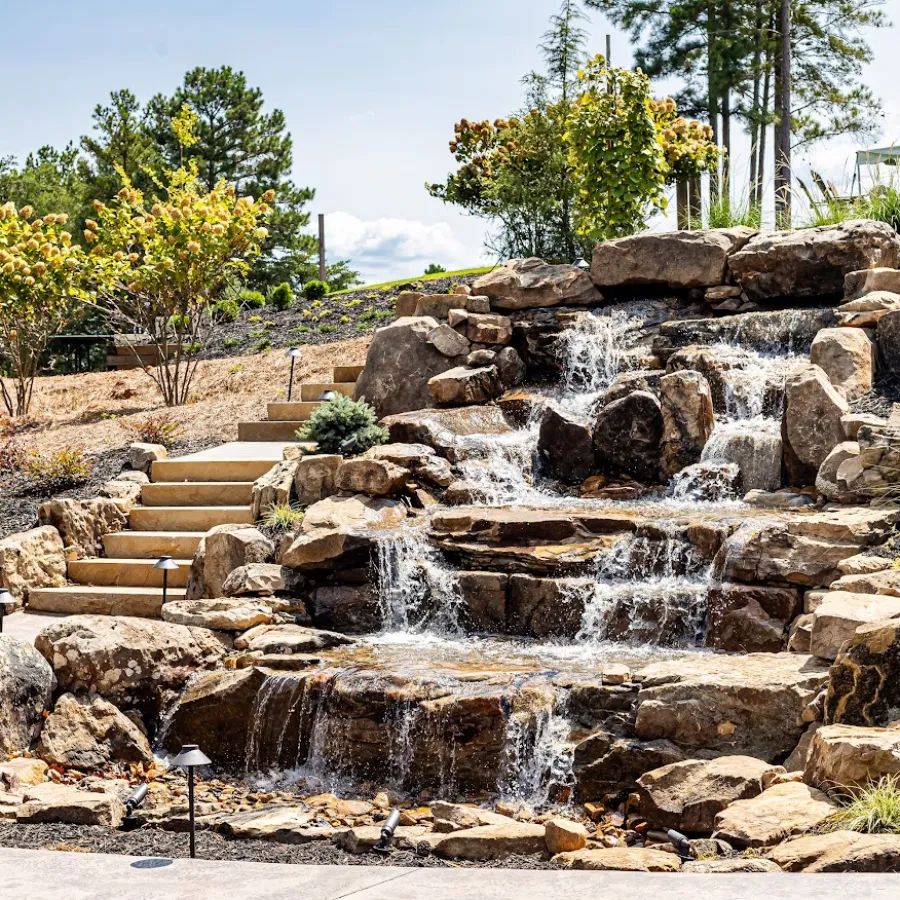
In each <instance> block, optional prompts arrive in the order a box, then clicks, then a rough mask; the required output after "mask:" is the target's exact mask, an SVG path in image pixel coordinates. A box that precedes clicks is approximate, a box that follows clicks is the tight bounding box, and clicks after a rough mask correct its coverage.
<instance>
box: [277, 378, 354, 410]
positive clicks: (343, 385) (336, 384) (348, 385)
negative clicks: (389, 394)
mask: <svg viewBox="0 0 900 900" xmlns="http://www.w3.org/2000/svg"><path fill="white" fill-rule="evenodd" d="M355 387H356V385H355V384H354V383H353V382H352V381H345V382H340V381H333V382H331V384H327V383H325V382H322V383H321V384H320V383H317V382H315V381H307V382H306V383H305V384H301V385H300V399H301V400H303V401H305V402H310V403H311V402H314V401H316V400H318V399H319V397H321V396H322V394H324V393H325V391H334V392H335V393H336V394H344V395H345V396H347V397H352V396H353V389H354V388H355ZM269 418H271V416H270V417H269Z"/></svg>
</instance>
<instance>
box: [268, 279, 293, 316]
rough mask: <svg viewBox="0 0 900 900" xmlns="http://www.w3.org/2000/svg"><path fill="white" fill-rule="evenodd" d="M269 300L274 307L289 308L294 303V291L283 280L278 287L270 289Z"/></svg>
mask: <svg viewBox="0 0 900 900" xmlns="http://www.w3.org/2000/svg"><path fill="white" fill-rule="evenodd" d="M269 302H270V303H271V304H272V306H274V307H275V309H281V310H285V309H290V308H291V307H292V306H293V305H294V291H293V289H292V288H291V286H290V285H289V284H288V283H287V282H286V281H283V282H282V283H281V284H279V285H278V287H276V288H273V289H272V293H271V294H270V295H269Z"/></svg>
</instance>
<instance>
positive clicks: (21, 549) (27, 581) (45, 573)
mask: <svg viewBox="0 0 900 900" xmlns="http://www.w3.org/2000/svg"><path fill="white" fill-rule="evenodd" d="M64 551H65V548H64V546H63V542H62V538H61V537H60V536H59V532H58V531H57V530H56V529H55V528H54V527H52V526H51V525H42V526H41V527H40V528H32V529H30V530H29V531H21V532H18V533H17V534H11V535H9V536H8V537H5V538H3V539H2V540H0V587H4V588H6V589H7V590H8V591H9V592H10V593H11V594H12V595H13V597H14V598H15V599H16V600H17V601H18V602H19V603H24V602H25V601H26V600H27V599H28V595H29V593H30V592H31V590H32V589H34V588H54V587H62V586H63V585H64V584H65V583H66V555H65V552H64Z"/></svg>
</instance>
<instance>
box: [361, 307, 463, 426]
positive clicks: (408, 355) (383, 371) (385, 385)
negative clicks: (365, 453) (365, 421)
mask: <svg viewBox="0 0 900 900" xmlns="http://www.w3.org/2000/svg"><path fill="white" fill-rule="evenodd" d="M460 299H463V298H460ZM437 326H438V322H437V320H436V319H434V318H432V317H431V316H422V317H415V318H408V319H397V320H396V321H395V322H392V323H391V324H390V325H387V326H385V327H384V328H379V329H378V330H377V331H376V332H375V335H374V336H373V338H372V343H371V344H370V345H369V351H368V353H367V355H366V365H365V368H364V369H363V371H362V373H361V374H360V376H359V378H358V379H357V382H356V388H355V389H354V396H355V397H356V398H357V399H360V398H363V397H364V398H365V399H366V402H368V403H370V404H371V405H372V406H374V407H375V410H376V412H377V413H378V416H379V417H381V416H390V415H394V414H396V413H403V412H407V411H410V410H417V409H424V408H425V407H429V406H434V400H433V399H432V396H431V392H430V391H429V390H428V380H429V379H430V378H432V377H434V376H435V375H440V373H441V372H446V371H447V370H448V369H453V368H455V367H457V366H462V365H464V364H465V361H466V354H465V353H463V354H460V356H458V357H452V356H445V355H444V354H443V353H441V352H440V351H439V350H438V349H437V347H435V346H434V344H431V343H429V341H428V335H429V333H430V332H431V331H433V330H434V329H435V328H437Z"/></svg>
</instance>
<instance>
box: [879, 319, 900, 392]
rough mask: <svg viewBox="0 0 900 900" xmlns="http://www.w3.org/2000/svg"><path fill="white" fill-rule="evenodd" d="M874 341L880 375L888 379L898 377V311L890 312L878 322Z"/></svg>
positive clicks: (899, 338) (899, 367)
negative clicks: (876, 346) (876, 348)
mask: <svg viewBox="0 0 900 900" xmlns="http://www.w3.org/2000/svg"><path fill="white" fill-rule="evenodd" d="M875 341H876V343H877V345H878V364H879V367H880V369H881V370H882V374H883V375H885V376H890V377H896V376H897V375H900V311H898V312H890V313H888V314H887V315H886V316H882V318H880V319H879V320H878V325H877V327H876V330H875Z"/></svg>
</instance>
